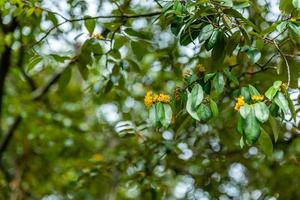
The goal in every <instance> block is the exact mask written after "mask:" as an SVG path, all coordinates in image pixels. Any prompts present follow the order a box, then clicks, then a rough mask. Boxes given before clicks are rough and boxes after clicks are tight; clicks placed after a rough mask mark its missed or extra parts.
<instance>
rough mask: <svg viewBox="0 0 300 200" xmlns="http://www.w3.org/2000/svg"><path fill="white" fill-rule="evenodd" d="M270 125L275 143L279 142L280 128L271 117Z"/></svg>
mask: <svg viewBox="0 0 300 200" xmlns="http://www.w3.org/2000/svg"><path fill="white" fill-rule="evenodd" d="M269 123H270V126H271V129H272V131H273V136H274V141H275V142H277V140H278V136H279V126H278V124H277V121H276V119H275V118H274V117H272V116H270V117H269Z"/></svg>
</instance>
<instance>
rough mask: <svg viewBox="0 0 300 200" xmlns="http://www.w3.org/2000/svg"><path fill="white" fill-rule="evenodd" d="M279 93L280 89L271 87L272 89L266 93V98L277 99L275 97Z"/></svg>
mask: <svg viewBox="0 0 300 200" xmlns="http://www.w3.org/2000/svg"><path fill="white" fill-rule="evenodd" d="M277 92H278V89H275V88H274V86H271V87H270V88H269V89H268V90H267V91H266V92H265V96H266V97H267V98H268V99H270V100H272V99H273V98H274V97H275V95H276V94H277Z"/></svg>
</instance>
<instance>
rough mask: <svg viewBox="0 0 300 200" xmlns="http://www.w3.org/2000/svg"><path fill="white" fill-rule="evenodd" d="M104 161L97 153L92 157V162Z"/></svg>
mask: <svg viewBox="0 0 300 200" xmlns="http://www.w3.org/2000/svg"><path fill="white" fill-rule="evenodd" d="M102 160H103V156H102V155H101V154H100V153H96V154H94V155H93V156H92V157H91V161H93V162H100V161H102Z"/></svg>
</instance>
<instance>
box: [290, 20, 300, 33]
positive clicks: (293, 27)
mask: <svg viewBox="0 0 300 200" xmlns="http://www.w3.org/2000/svg"><path fill="white" fill-rule="evenodd" d="M289 27H290V29H291V30H292V31H293V32H294V33H295V34H296V35H297V36H300V29H299V27H298V26H297V25H296V24H294V23H289Z"/></svg>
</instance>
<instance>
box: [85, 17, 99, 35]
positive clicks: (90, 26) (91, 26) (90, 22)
mask: <svg viewBox="0 0 300 200" xmlns="http://www.w3.org/2000/svg"><path fill="white" fill-rule="evenodd" d="M85 18H90V16H85ZM84 26H85V28H86V29H87V30H88V32H89V33H90V35H92V34H93V32H94V30H95V27H96V20H95V19H85V20H84Z"/></svg>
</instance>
